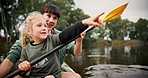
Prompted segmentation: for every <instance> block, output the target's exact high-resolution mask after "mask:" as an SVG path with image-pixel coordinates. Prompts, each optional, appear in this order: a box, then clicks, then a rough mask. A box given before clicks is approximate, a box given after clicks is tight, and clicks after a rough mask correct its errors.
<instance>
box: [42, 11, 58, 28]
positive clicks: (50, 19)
mask: <svg viewBox="0 0 148 78" xmlns="http://www.w3.org/2000/svg"><path fill="white" fill-rule="evenodd" d="M43 15H44V16H45V18H46V20H47V21H46V22H47V25H48V28H49V30H52V29H53V28H54V27H55V26H56V24H57V21H58V17H57V16H56V15H54V14H51V13H44V14H43Z"/></svg>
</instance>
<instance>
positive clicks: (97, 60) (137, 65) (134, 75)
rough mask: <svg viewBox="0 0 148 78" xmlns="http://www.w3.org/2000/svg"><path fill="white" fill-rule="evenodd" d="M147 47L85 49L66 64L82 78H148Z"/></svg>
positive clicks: (68, 58)
mask: <svg viewBox="0 0 148 78" xmlns="http://www.w3.org/2000/svg"><path fill="white" fill-rule="evenodd" d="M147 48H148V46H136V47H131V46H120V47H119V46H116V47H112V46H109V47H95V48H92V47H86V48H83V52H82V54H81V55H80V56H78V57H73V56H71V55H68V56H67V57H66V59H65V60H66V63H68V65H69V66H70V67H71V68H72V69H73V70H74V71H75V72H77V73H79V74H80V75H81V76H82V78H148V49H147Z"/></svg>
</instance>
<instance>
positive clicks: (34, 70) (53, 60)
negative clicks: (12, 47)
mask: <svg viewBox="0 0 148 78" xmlns="http://www.w3.org/2000/svg"><path fill="white" fill-rule="evenodd" d="M60 43H61V42H60V40H59V36H58V35H53V36H51V35H50V36H47V38H46V39H45V40H44V41H43V42H41V43H39V44H36V45H32V44H31V43H29V44H27V45H26V46H25V47H24V48H23V49H22V52H21V57H20V62H22V61H25V60H27V61H33V60H34V59H37V58H39V57H40V56H41V55H43V54H45V53H47V52H49V51H50V50H51V49H53V48H54V47H56V46H57V45H59V44H60ZM59 57H60V56H59V51H56V52H52V53H51V54H50V55H49V56H47V57H46V58H44V59H43V60H41V61H38V62H37V63H36V64H35V65H33V66H32V67H31V71H30V75H29V76H30V77H31V78H39V77H40V78H43V77H45V76H47V75H51V74H52V75H54V76H55V77H56V78H60V71H61V64H60V59H59Z"/></svg>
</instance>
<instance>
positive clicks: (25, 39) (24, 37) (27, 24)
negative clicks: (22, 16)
mask: <svg viewBox="0 0 148 78" xmlns="http://www.w3.org/2000/svg"><path fill="white" fill-rule="evenodd" d="M38 15H42V14H41V13H40V12H37V11H34V12H31V13H29V14H28V16H27V18H26V20H25V23H24V27H23V29H22V33H21V37H22V47H25V46H26V45H27V44H28V43H29V42H31V41H32V40H33V39H32V37H31V36H30V35H29V34H28V33H27V30H28V29H31V28H32V25H33V23H32V22H31V21H32V20H33V19H35V18H36V17H37V16H38Z"/></svg>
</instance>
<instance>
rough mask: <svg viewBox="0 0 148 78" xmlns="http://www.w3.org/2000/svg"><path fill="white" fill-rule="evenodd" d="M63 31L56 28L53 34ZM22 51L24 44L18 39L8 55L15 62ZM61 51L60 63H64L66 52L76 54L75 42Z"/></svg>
mask: <svg viewBox="0 0 148 78" xmlns="http://www.w3.org/2000/svg"><path fill="white" fill-rule="evenodd" d="M60 32H61V31H59V30H57V29H55V28H54V33H53V34H59V33H60ZM21 51H22V45H21V39H19V40H16V42H15V43H14V44H13V45H12V47H11V48H10V51H9V53H8V56H7V57H6V58H7V59H9V60H10V61H11V62H12V63H13V64H15V63H16V62H17V61H18V60H19V58H20V55H21ZM59 51H60V63H61V64H63V62H64V58H65V54H72V55H74V52H73V51H74V42H71V43H69V44H68V45H67V46H65V47H63V48H62V49H60V50H59Z"/></svg>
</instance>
